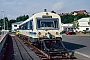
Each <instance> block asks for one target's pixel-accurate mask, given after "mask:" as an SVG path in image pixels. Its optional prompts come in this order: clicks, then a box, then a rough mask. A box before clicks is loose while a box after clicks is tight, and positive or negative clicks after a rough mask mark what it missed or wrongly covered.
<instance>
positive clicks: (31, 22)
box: [30, 20, 33, 30]
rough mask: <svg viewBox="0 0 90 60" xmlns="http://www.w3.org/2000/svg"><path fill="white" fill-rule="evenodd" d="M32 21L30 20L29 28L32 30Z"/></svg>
mask: <svg viewBox="0 0 90 60" xmlns="http://www.w3.org/2000/svg"><path fill="white" fill-rule="evenodd" d="M32 22H33V20H30V30H33V25H32Z"/></svg>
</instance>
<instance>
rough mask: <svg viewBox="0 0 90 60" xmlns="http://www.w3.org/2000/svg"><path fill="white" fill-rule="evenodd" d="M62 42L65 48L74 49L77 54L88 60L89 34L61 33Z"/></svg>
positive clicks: (89, 48)
mask: <svg viewBox="0 0 90 60" xmlns="http://www.w3.org/2000/svg"><path fill="white" fill-rule="evenodd" d="M63 42H64V44H65V46H66V48H68V49H71V50H75V51H76V53H77V54H79V55H81V56H84V57H86V58H88V59H89V60H90V36H77V35H63ZM77 57H78V56H77ZM80 58H82V57H80ZM82 59H83V58H82ZM88 59H87V60H88ZM83 60H86V59H83Z"/></svg>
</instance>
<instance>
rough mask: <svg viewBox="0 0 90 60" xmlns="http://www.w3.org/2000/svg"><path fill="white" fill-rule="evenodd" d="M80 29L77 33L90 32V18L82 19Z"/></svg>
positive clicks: (79, 21)
mask: <svg viewBox="0 0 90 60" xmlns="http://www.w3.org/2000/svg"><path fill="white" fill-rule="evenodd" d="M78 23H79V27H78V29H77V31H84V30H86V31H90V17H89V18H81V19H79V20H78Z"/></svg>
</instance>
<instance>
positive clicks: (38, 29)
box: [19, 12, 62, 42]
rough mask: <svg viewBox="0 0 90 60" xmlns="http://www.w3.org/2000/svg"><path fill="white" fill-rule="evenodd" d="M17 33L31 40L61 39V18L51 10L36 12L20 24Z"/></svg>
mask: <svg viewBox="0 0 90 60" xmlns="http://www.w3.org/2000/svg"><path fill="white" fill-rule="evenodd" d="M19 35H20V36H21V35H22V36H25V37H26V38H28V39H29V40H30V41H31V42H37V41H39V40H42V39H62V29H61V18H60V16H59V15H57V14H55V13H51V12H40V13H36V14H34V15H33V16H32V17H30V18H29V19H27V20H25V21H24V22H22V23H21V24H20V26H19Z"/></svg>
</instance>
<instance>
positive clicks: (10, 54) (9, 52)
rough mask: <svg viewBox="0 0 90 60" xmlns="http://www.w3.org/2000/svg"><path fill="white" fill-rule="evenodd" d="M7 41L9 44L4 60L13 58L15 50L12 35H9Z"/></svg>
mask: <svg viewBox="0 0 90 60" xmlns="http://www.w3.org/2000/svg"><path fill="white" fill-rule="evenodd" d="M6 42H7V44H8V45H7V48H6V52H5V56H4V58H3V60H13V58H14V56H13V54H14V50H13V42H12V38H11V36H10V35H9V36H8V37H7V40H6Z"/></svg>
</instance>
